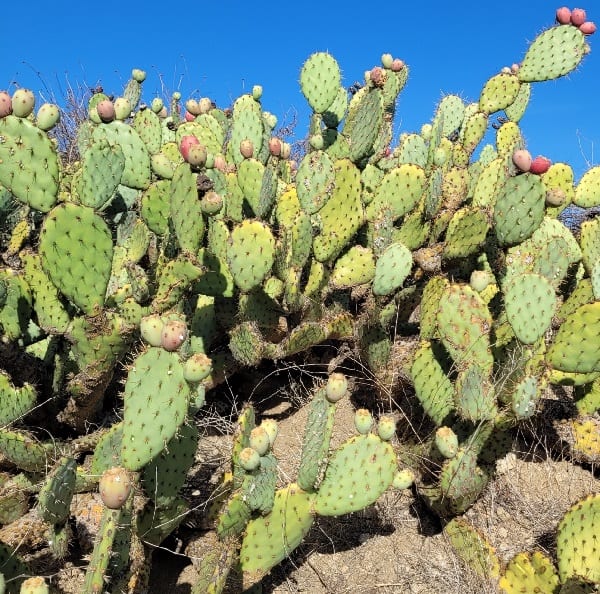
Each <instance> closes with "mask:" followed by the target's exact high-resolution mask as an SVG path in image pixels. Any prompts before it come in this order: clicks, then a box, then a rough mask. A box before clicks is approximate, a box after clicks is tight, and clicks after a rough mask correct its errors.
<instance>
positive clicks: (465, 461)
mask: <svg viewBox="0 0 600 594" xmlns="http://www.w3.org/2000/svg"><path fill="white" fill-rule="evenodd" d="M488 479H489V476H488V475H487V474H486V473H485V472H484V471H483V470H482V469H481V468H480V467H479V466H477V453H476V452H475V451H474V450H473V449H467V450H464V449H459V451H458V452H457V454H456V456H454V458H451V459H450V460H446V462H445V463H444V465H443V467H442V471H441V473H440V490H441V494H442V497H443V498H447V499H448V500H449V503H450V504H451V505H453V506H455V509H456V510H457V511H459V510H462V511H464V510H465V509H467V508H468V507H469V506H470V505H471V504H472V503H473V502H474V501H475V500H476V499H477V498H478V497H479V495H480V494H481V492H482V491H483V489H484V488H485V486H486V484H487V482H488Z"/></svg>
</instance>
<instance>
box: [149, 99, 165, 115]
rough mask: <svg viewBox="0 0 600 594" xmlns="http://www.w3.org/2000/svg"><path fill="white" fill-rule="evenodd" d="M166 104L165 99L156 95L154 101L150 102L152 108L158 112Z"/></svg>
mask: <svg viewBox="0 0 600 594" xmlns="http://www.w3.org/2000/svg"><path fill="white" fill-rule="evenodd" d="M164 106H165V103H164V101H163V100H162V99H161V98H160V97H154V99H152V103H151V104H150V109H151V110H152V111H153V112H154V113H156V114H158V113H160V112H161V111H162V108H163V107H164Z"/></svg>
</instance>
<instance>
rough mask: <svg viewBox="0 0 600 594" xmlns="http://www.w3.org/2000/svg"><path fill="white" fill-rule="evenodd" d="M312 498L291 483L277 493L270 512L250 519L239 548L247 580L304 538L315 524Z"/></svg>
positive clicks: (266, 569) (253, 579)
mask: <svg viewBox="0 0 600 594" xmlns="http://www.w3.org/2000/svg"><path fill="white" fill-rule="evenodd" d="M313 499H314V495H312V494H309V493H305V492H304V491H302V489H300V487H298V485H296V484H294V483H292V484H291V485H288V486H287V487H285V488H283V489H279V490H278V491H277V492H276V493H275V502H274V505H273V509H272V511H271V513H270V514H268V515H267V516H265V517H261V518H256V519H253V520H250V521H249V522H248V526H247V528H246V533H245V535H244V539H243V540H242V547H241V550H240V566H241V568H242V571H243V572H244V574H245V580H244V581H245V582H246V581H247V582H248V583H256V582H258V581H259V580H260V579H261V578H262V577H263V576H264V575H266V574H267V573H268V572H269V570H270V569H271V568H272V567H274V566H275V565H277V564H278V563H280V562H281V561H283V560H284V559H285V558H286V557H287V556H288V555H289V554H290V553H291V552H292V551H293V550H294V549H295V548H296V547H297V546H298V545H299V544H300V543H301V542H302V540H303V539H304V537H305V536H306V535H307V534H308V531H309V530H310V528H311V526H312V524H313V514H312V511H311V507H312V503H313Z"/></svg>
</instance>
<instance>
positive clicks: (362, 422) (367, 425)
mask: <svg viewBox="0 0 600 594" xmlns="http://www.w3.org/2000/svg"><path fill="white" fill-rule="evenodd" d="M354 426H355V427H356V430H357V431H358V432H359V433H360V434H361V435H366V434H367V433H368V432H369V431H371V427H373V415H372V414H371V413H370V412H369V411H368V410H367V409H366V408H358V409H357V410H356V412H355V413H354Z"/></svg>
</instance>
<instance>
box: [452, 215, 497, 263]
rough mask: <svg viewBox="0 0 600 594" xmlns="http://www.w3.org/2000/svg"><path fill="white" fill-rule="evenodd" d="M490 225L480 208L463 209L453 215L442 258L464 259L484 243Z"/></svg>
mask: <svg viewBox="0 0 600 594" xmlns="http://www.w3.org/2000/svg"><path fill="white" fill-rule="evenodd" d="M489 227H490V224H489V222H488V216H487V213H486V212H485V211H484V210H483V209H482V208H473V207H468V206H467V207H464V208H461V209H460V210H457V211H456V212H455V213H454V216H453V217H452V219H450V223H449V224H448V229H447V230H446V242H445V245H444V252H443V256H444V257H445V258H449V259H452V258H466V257H467V256H470V255H471V254H473V253H475V252H476V251H477V250H478V249H479V247H480V246H481V245H482V244H483V243H484V241H485V238H486V235H487V232H488V229H489Z"/></svg>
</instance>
